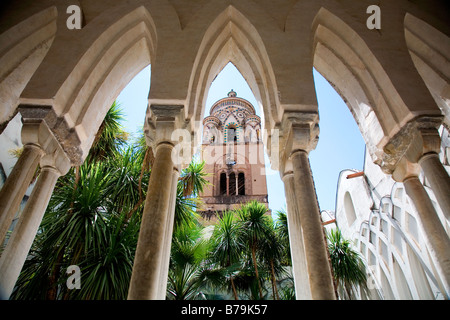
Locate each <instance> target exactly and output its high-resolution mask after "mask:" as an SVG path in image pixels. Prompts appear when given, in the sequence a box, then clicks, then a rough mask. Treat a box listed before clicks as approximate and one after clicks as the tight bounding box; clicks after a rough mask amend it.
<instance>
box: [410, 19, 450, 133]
mask: <svg viewBox="0 0 450 320" xmlns="http://www.w3.org/2000/svg"><path fill="white" fill-rule="evenodd" d="M404 24H405V40H406V45H407V47H408V50H409V53H410V55H411V59H412V61H413V62H414V65H415V66H416V68H417V71H418V72H419V74H420V76H421V77H422V79H423V81H424V82H425V85H426V86H427V87H428V90H430V93H431V95H432V96H433V98H434V100H435V101H436V104H437V105H438V106H439V107H440V108H441V110H442V113H443V114H444V116H445V119H444V123H445V124H446V126H447V128H449V127H450V83H449V82H450V81H449V79H450V39H449V37H448V36H447V35H445V34H444V33H442V32H440V31H439V30H437V29H435V28H434V27H432V26H431V25H429V24H428V23H426V22H425V21H423V20H421V19H419V18H417V17H415V16H414V15H412V14H410V13H407V14H406V15H405V21H404Z"/></svg>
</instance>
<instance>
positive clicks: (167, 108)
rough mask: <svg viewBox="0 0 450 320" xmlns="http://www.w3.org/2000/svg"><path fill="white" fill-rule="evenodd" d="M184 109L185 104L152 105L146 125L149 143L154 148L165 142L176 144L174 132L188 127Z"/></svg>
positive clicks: (149, 108) (148, 110)
mask: <svg viewBox="0 0 450 320" xmlns="http://www.w3.org/2000/svg"><path fill="white" fill-rule="evenodd" d="M183 110H184V106H183V105H162V104H158V105H155V104H153V105H150V106H149V107H148V108H147V115H146V120H145V125H144V133H145V137H146V140H147V144H148V145H149V146H151V147H152V148H153V149H155V148H156V146H157V145H158V144H160V143H163V142H168V143H171V144H175V143H176V141H174V140H173V139H174V137H173V132H174V131H175V130H177V129H186V128H187V122H186V121H185V119H184V112H183Z"/></svg>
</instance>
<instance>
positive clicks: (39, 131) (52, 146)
mask: <svg viewBox="0 0 450 320" xmlns="http://www.w3.org/2000/svg"><path fill="white" fill-rule="evenodd" d="M23 119H24V120H23V125H22V132H21V135H22V143H23V144H24V145H32V146H35V147H37V148H40V149H41V152H42V155H41V159H40V166H41V168H44V167H52V168H54V169H56V170H57V171H58V172H59V174H60V175H65V174H66V173H67V172H68V171H69V169H70V166H71V161H70V158H69V157H68V156H67V154H66V153H65V152H64V150H63V148H62V146H61V145H60V143H59V142H58V140H57V139H56V137H55V136H54V135H53V133H52V131H51V130H50V129H49V127H48V126H47V124H46V122H45V121H43V119H42V118H38V117H35V118H30V117H27V116H25V117H24V118H23Z"/></svg>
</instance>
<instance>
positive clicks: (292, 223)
mask: <svg viewBox="0 0 450 320" xmlns="http://www.w3.org/2000/svg"><path fill="white" fill-rule="evenodd" d="M282 180H283V183H284V190H285V193H286V204H287V219H288V230H289V244H290V249H291V259H292V274H293V276H294V284H295V296H296V298H297V300H310V299H311V290H310V288H309V279H308V271H307V268H306V257H305V248H304V245H303V235H302V228H301V222H300V213H299V209H298V207H297V201H296V198H295V196H296V193H295V190H294V173H293V172H292V171H289V172H287V173H285V174H284V176H283V178H282Z"/></svg>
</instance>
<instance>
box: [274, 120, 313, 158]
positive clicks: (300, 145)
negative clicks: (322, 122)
mask: <svg viewBox="0 0 450 320" xmlns="http://www.w3.org/2000/svg"><path fill="white" fill-rule="evenodd" d="M282 128H283V129H282V131H283V136H284V137H285V138H284V142H285V146H284V152H285V153H286V155H287V156H289V155H290V154H291V153H292V152H293V151H295V150H304V151H306V152H310V151H311V150H314V149H315V148H316V146H317V142H318V141H319V131H320V130H319V115H318V114H317V113H312V112H305V113H302V112H286V113H285V114H284V115H283V120H282Z"/></svg>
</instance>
